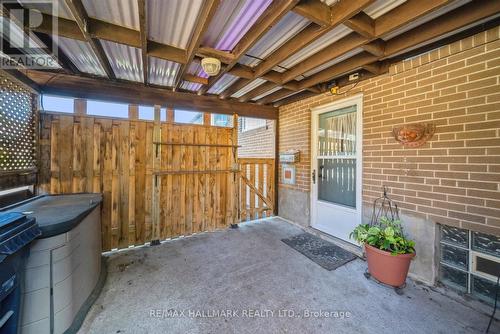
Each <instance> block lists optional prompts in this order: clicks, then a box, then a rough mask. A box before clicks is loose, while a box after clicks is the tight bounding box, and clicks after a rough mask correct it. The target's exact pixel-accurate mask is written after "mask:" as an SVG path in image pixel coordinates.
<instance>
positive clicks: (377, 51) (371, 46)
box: [362, 39, 385, 57]
mask: <svg viewBox="0 0 500 334" xmlns="http://www.w3.org/2000/svg"><path fill="white" fill-rule="evenodd" d="M362 48H363V49H364V50H365V51H367V52H370V53H371V54H372V55H374V56H378V57H382V56H383V55H384V52H385V42H384V41H383V40H382V39H376V40H374V41H372V42H370V43H368V44H365V45H363V46H362Z"/></svg>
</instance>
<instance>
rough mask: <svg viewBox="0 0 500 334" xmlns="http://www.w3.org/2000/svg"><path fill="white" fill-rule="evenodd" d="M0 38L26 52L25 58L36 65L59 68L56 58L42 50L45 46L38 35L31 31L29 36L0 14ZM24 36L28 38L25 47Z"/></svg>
mask: <svg viewBox="0 0 500 334" xmlns="http://www.w3.org/2000/svg"><path fill="white" fill-rule="evenodd" d="M19 24H20V23H19ZM0 38H3V39H4V40H5V41H8V42H9V44H10V46H12V47H14V48H19V49H21V50H22V51H23V53H25V54H26V57H27V59H29V61H30V62H32V63H34V64H36V65H37V66H40V67H45V68H47V69H49V68H50V69H60V68H61V66H59V64H58V62H57V60H56V59H55V58H54V57H53V56H52V55H50V54H48V53H47V52H45V51H44V49H45V47H46V46H45V44H43V43H42V41H40V40H39V39H38V37H36V36H35V35H34V34H33V33H30V34H29V36H28V35H26V34H25V33H24V31H23V29H21V27H19V26H18V24H17V23H14V21H11V20H10V19H8V18H6V17H4V16H0ZM26 38H28V47H27V48H26V47H25V46H26V45H25V41H26ZM9 58H11V59H12V58H14V59H16V58H18V57H14V56H11V57H9ZM18 60H20V59H18ZM21 61H22V60H21Z"/></svg>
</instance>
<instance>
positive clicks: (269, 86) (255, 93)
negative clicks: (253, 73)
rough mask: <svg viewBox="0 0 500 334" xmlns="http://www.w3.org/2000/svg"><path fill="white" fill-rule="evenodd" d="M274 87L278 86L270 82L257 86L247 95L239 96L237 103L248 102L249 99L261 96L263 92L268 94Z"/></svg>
mask: <svg viewBox="0 0 500 334" xmlns="http://www.w3.org/2000/svg"><path fill="white" fill-rule="evenodd" d="M276 87H278V85H277V84H275V83H274V82H270V81H268V82H265V83H263V84H262V85H260V86H257V87H256V88H255V89H253V90H251V91H249V92H248V93H246V94H244V95H243V96H241V97H240V98H239V99H238V101H240V102H247V101H250V100H251V99H253V98H255V97H257V96H259V95H262V94H264V93H265V92H268V91H270V90H271V89H274V88H276Z"/></svg>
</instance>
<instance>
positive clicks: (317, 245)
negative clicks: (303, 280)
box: [281, 233, 356, 270]
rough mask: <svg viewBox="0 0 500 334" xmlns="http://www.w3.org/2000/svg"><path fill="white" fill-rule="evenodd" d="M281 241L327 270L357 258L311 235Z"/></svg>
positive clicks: (300, 235) (305, 234)
mask: <svg viewBox="0 0 500 334" xmlns="http://www.w3.org/2000/svg"><path fill="white" fill-rule="evenodd" d="M281 241H283V242H284V243H285V244H287V245H288V246H290V247H292V248H293V249H295V250H296V251H298V252H300V253H302V254H304V255H305V256H307V257H308V258H309V259H311V260H313V261H314V262H316V263H317V264H319V265H320V266H322V267H323V268H325V269H326V270H335V269H337V268H338V267H341V266H343V265H344V264H346V263H347V262H350V261H352V260H354V259H355V258H356V255H354V254H353V253H351V252H348V251H346V250H345V249H343V248H340V247H339V246H337V245H334V244H333V243H331V242H328V241H326V240H323V239H321V238H319V237H317V236H315V235H312V234H310V233H302V234H298V235H296V236H293V237H290V238H287V239H281Z"/></svg>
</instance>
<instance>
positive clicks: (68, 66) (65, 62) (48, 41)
mask: <svg viewBox="0 0 500 334" xmlns="http://www.w3.org/2000/svg"><path fill="white" fill-rule="evenodd" d="M34 34H35V35H36V37H37V38H38V39H39V40H40V41H42V42H43V44H45V45H47V47H49V48H50V47H51V46H52V48H57V56H55V55H54V58H55V59H57V62H58V63H59V65H60V66H61V67H62V68H63V69H65V70H66V71H68V72H70V73H75V74H80V70H79V69H78V68H77V67H76V66H75V64H73V62H72V61H71V59H69V58H68V56H66V54H65V53H64V51H63V50H62V49H61V48H60V47H59V46H58V45H56V44H55V41H54V40H53V39H52V37H51V36H49V35H46V34H43V33H40V32H35V33H34Z"/></svg>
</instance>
